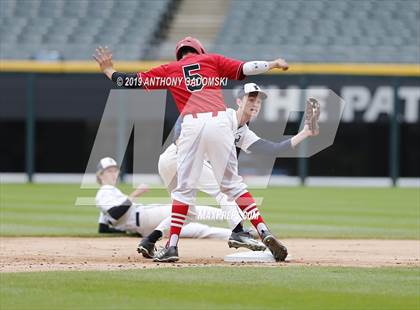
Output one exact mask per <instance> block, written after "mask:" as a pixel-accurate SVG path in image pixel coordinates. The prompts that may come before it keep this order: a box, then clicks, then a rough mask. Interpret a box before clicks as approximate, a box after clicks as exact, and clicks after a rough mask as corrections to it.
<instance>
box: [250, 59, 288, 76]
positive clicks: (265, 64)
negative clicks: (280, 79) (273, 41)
mask: <svg viewBox="0 0 420 310" xmlns="http://www.w3.org/2000/svg"><path fill="white" fill-rule="evenodd" d="M276 68H277V69H282V70H283V71H286V70H288V69H289V65H288V64H287V62H286V61H285V60H284V59H282V58H278V59H276V60H273V61H260V60H258V61H248V62H246V63H244V66H243V68H242V71H243V73H244V74H245V75H257V74H262V73H265V72H267V71H269V70H271V69H276Z"/></svg>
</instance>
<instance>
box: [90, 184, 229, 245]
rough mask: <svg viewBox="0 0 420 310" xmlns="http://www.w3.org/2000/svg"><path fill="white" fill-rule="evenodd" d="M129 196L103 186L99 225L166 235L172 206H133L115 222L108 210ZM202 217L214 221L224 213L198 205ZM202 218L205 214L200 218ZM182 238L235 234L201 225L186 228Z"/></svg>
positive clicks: (225, 237) (133, 231)
mask: <svg viewBox="0 0 420 310" xmlns="http://www.w3.org/2000/svg"><path fill="white" fill-rule="evenodd" d="M127 200H128V196H127V195H125V194H123V193H122V192H121V191H120V190H119V189H118V188H116V187H115V186H111V185H103V186H101V188H100V189H99V190H98V193H97V194H96V206H97V207H98V208H99V209H100V214H99V219H98V222H99V223H103V224H107V225H110V226H111V227H113V228H115V229H118V230H121V231H126V232H129V233H140V234H141V235H142V236H146V235H149V234H150V233H151V232H152V231H153V230H155V229H158V230H161V231H162V233H163V234H164V235H165V234H166V233H167V232H168V229H169V227H170V222H166V221H165V219H167V218H169V219H170V215H171V210H172V206H171V205H169V204H167V205H161V204H150V205H142V204H137V203H136V204H135V203H133V204H132V205H131V207H129V208H128V210H127V211H126V212H125V213H124V215H122V216H121V217H120V218H119V219H117V220H116V219H114V218H113V217H112V216H111V215H110V214H109V213H108V211H109V210H110V209H111V208H113V207H116V206H120V205H122V204H124V203H125V202H126V201H127ZM195 210H196V211H197V213H198V214H199V215H198V216H197V217H198V218H202V219H205V218H204V215H205V216H207V217H208V218H211V219H216V220H222V219H223V213H222V212H221V211H220V210H219V209H217V208H212V207H208V206H196V207H195ZM200 215H203V216H201V217H200ZM184 228H185V229H183V231H182V233H181V237H183V238H218V239H223V240H227V239H228V238H229V236H230V234H231V231H230V230H229V229H226V228H219V227H211V226H208V225H204V224H201V223H189V224H188V225H186V226H185V227H184Z"/></svg>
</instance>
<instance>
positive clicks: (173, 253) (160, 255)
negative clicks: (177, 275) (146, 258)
mask: <svg viewBox="0 0 420 310" xmlns="http://www.w3.org/2000/svg"><path fill="white" fill-rule="evenodd" d="M178 260H179V256H178V247H176V246H170V247H167V248H166V247H165V248H162V249H161V250H160V251H159V252H157V253H156V255H155V256H154V257H153V261H154V262H162V263H172V262H176V261H178Z"/></svg>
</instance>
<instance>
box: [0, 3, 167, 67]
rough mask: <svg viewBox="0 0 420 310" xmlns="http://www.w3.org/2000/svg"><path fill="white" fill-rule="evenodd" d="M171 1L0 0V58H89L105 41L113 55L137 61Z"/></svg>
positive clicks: (146, 47) (155, 31)
mask: <svg viewBox="0 0 420 310" xmlns="http://www.w3.org/2000/svg"><path fill="white" fill-rule="evenodd" d="M173 2H174V1H173V0H156V1H151V0H106V1H100V0H96V1H87V0H74V1H69V0H1V1H0V14H1V21H0V38H1V46H0V56H1V58H3V59H30V58H38V59H51V60H53V59H54V58H60V59H90V58H91V55H92V53H93V51H94V49H95V47H96V46H98V45H108V46H110V47H111V48H113V50H114V56H115V58H116V59H125V60H137V59H141V58H143V57H144V55H145V53H146V52H147V49H148V48H149V47H150V45H151V43H152V42H153V40H154V37H155V36H156V33H157V32H158V31H159V29H160V27H161V23H162V19H163V18H165V17H166V14H168V12H170V9H171V4H172V3H173ZM117 46H118V48H117Z"/></svg>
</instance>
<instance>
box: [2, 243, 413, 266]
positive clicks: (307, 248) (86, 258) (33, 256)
mask: <svg viewBox="0 0 420 310" xmlns="http://www.w3.org/2000/svg"><path fill="white" fill-rule="evenodd" d="M283 242H284V243H285V245H286V246H287V247H288V249H289V253H290V254H291V257H292V260H291V262H288V263H264V264H262V263H260V264H249V263H248V264H244V263H234V264H232V263H226V262H224V261H223V257H224V256H225V255H227V254H231V253H235V252H238V251H244V250H235V249H229V248H228V246H227V243H226V242H224V241H221V240H210V239H201V240H200V239H183V240H181V241H180V250H179V254H180V257H181V259H180V261H179V262H177V263H171V264H163V263H154V262H153V261H151V260H148V259H145V258H143V257H142V256H141V255H139V254H138V253H137V251H136V247H137V244H138V239H137V238H133V237H109V238H70V237H41V238H40V237H2V238H0V272H28V271H53V270H118V269H135V268H164V267H175V268H176V267H194V266H230V265H232V266H250V265H251V266H261V267H265V266H271V267H272V266H282V267H286V266H292V265H307V266H313V265H314V266H354V267H383V266H411V267H414V266H416V267H420V241H419V240H340V239H336V240H326V239H286V240H283ZM159 244H160V245H163V244H164V241H161V242H160V243H159Z"/></svg>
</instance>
